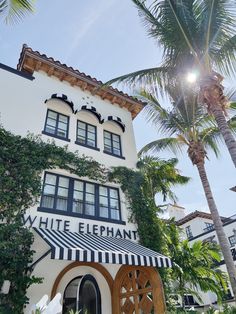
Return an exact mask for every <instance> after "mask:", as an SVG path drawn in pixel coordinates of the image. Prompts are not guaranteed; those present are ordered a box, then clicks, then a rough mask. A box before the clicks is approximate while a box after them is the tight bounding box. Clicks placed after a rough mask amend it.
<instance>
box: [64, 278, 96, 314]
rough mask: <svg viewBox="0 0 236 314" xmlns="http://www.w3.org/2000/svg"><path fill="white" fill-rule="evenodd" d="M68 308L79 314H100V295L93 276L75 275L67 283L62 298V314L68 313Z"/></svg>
mask: <svg viewBox="0 0 236 314" xmlns="http://www.w3.org/2000/svg"><path fill="white" fill-rule="evenodd" d="M70 310H74V311H78V312H79V313H80V314H101V295H100V291H99V287H98V284H97V282H96V280H95V278H94V277H93V276H91V275H85V276H81V277H77V278H75V279H73V280H72V281H71V282H70V283H69V284H68V285H67V287H66V289H65V293H64V298H63V314H68V313H69V311H70Z"/></svg>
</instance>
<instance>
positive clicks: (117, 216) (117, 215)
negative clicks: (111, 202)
mask: <svg viewBox="0 0 236 314" xmlns="http://www.w3.org/2000/svg"><path fill="white" fill-rule="evenodd" d="M111 219H116V220H120V212H119V210H114V209H112V210H111Z"/></svg>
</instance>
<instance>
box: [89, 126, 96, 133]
mask: <svg viewBox="0 0 236 314" xmlns="http://www.w3.org/2000/svg"><path fill="white" fill-rule="evenodd" d="M88 132H91V133H95V126H93V125H88Z"/></svg>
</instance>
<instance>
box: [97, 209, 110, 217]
mask: <svg viewBox="0 0 236 314" xmlns="http://www.w3.org/2000/svg"><path fill="white" fill-rule="evenodd" d="M99 216H100V217H104V218H108V217H109V216H108V208H107V207H100V215H99Z"/></svg>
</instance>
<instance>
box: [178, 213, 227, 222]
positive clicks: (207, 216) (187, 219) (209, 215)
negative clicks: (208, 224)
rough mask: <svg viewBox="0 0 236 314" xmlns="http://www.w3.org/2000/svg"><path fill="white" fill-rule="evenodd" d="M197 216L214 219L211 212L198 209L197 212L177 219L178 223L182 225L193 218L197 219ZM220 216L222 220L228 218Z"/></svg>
mask: <svg viewBox="0 0 236 314" xmlns="http://www.w3.org/2000/svg"><path fill="white" fill-rule="evenodd" d="M197 217H199V218H205V219H211V220H212V217H211V214H209V213H205V212H201V211H198V210H196V211H195V212H193V213H190V214H188V215H187V216H185V217H184V218H182V219H180V220H178V221H176V225H177V226H181V225H183V224H185V223H186V222H188V221H191V220H193V219H195V218H197ZM220 218H221V220H222V221H223V222H224V220H225V219H227V218H226V217H220Z"/></svg>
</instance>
